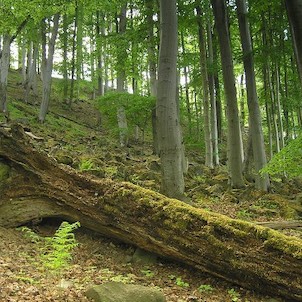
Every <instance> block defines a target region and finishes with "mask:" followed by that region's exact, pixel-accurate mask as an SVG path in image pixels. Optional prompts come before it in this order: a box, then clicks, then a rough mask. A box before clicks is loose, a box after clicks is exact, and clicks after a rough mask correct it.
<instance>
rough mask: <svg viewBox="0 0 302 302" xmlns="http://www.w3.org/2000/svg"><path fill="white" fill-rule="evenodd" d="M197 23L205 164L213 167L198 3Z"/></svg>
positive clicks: (205, 72)
mask: <svg viewBox="0 0 302 302" xmlns="http://www.w3.org/2000/svg"><path fill="white" fill-rule="evenodd" d="M195 9H196V13H197V25H198V46H199V62H200V71H201V77H202V91H203V96H202V97H203V123H204V141H205V151H206V154H205V159H206V160H205V165H206V166H207V167H209V168H213V167H214V165H213V144H212V131H211V130H212V128H211V113H210V97H209V96H210V92H209V77H208V68H207V51H206V38H205V30H204V26H203V24H202V21H203V20H202V15H203V14H202V12H201V8H200V5H196V8H195Z"/></svg>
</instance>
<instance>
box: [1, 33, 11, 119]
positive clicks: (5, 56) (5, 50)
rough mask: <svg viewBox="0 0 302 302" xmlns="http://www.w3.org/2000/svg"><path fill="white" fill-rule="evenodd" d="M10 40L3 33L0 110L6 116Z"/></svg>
mask: <svg viewBox="0 0 302 302" xmlns="http://www.w3.org/2000/svg"><path fill="white" fill-rule="evenodd" d="M10 40H11V36H10V35H8V34H4V36H3V45H2V52H1V53H2V56H1V59H0V112H3V113H4V114H5V115H6V116H7V117H8V111H7V78H8V70H9V61H10Z"/></svg>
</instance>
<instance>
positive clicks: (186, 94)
mask: <svg viewBox="0 0 302 302" xmlns="http://www.w3.org/2000/svg"><path fill="white" fill-rule="evenodd" d="M180 39H181V48H182V49H181V50H182V56H183V58H185V57H186V48H185V38H184V33H183V31H181V33H180ZM183 75H184V80H185V100H186V109H187V118H188V128H189V136H190V137H191V135H192V118H191V105H190V96H189V80H188V67H187V65H185V66H184V67H183Z"/></svg>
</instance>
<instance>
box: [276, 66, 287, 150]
mask: <svg viewBox="0 0 302 302" xmlns="http://www.w3.org/2000/svg"><path fill="white" fill-rule="evenodd" d="M280 98H281V92H280V73H279V66H278V65H277V66H276V103H277V104H276V105H277V106H276V107H277V115H278V121H279V123H278V129H279V130H278V132H279V137H278V139H279V141H280V149H283V147H284V144H285V143H284V126H283V119H282V108H281V100H280Z"/></svg>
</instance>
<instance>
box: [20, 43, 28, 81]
mask: <svg viewBox="0 0 302 302" xmlns="http://www.w3.org/2000/svg"><path fill="white" fill-rule="evenodd" d="M26 53H27V50H26V39H25V38H23V41H22V54H21V55H22V85H24V84H25V83H26Z"/></svg>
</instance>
